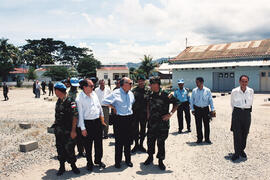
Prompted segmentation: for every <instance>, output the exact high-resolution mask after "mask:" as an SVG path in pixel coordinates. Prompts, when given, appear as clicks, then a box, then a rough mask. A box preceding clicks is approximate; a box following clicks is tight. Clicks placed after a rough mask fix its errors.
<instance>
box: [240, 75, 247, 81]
mask: <svg viewBox="0 0 270 180" xmlns="http://www.w3.org/2000/svg"><path fill="white" fill-rule="evenodd" d="M242 77H246V78H247V79H248V81H249V77H248V76H247V75H245V74H243V75H241V76H240V78H239V81H241V79H242Z"/></svg>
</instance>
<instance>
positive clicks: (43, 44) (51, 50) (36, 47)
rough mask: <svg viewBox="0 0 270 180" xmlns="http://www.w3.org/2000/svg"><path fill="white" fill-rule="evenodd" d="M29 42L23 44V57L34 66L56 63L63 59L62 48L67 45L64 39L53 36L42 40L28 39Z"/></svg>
mask: <svg viewBox="0 0 270 180" xmlns="http://www.w3.org/2000/svg"><path fill="white" fill-rule="evenodd" d="M26 42H27V44H26V45H24V46H22V52H23V59H24V60H25V62H26V63H27V64H28V65H30V66H32V67H35V68H36V67H40V66H41V65H42V64H54V63H55V62H56V60H59V59H61V58H60V55H61V49H63V47H64V46H65V45H66V44H65V42H63V41H56V40H53V38H42V39H40V40H30V39H28V40H26Z"/></svg>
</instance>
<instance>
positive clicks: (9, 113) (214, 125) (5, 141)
mask: <svg viewBox="0 0 270 180" xmlns="http://www.w3.org/2000/svg"><path fill="white" fill-rule="evenodd" d="M0 93H1V94H2V92H0ZM9 95H10V100H9V101H0V106H1V107H2V108H0V127H1V128H0V144H1V146H0V179H14V178H15V179H56V176H55V173H56V171H57V169H58V162H57V161H56V160H55V156H56V149H55V146H54V144H55V140H54V136H53V135H52V134H48V133H47V127H48V126H51V124H52V123H53V121H54V107H55V101H45V100H44V99H43V98H44V96H41V99H35V98H33V94H32V89H13V90H11V91H10V94H9ZM266 98H270V95H269V94H256V95H255V100H254V106H253V112H252V124H251V129H250V134H249V137H248V143H247V148H246V152H247V155H248V159H247V160H246V159H240V160H239V161H237V162H236V163H233V162H231V161H230V160H229V157H230V156H231V154H230V153H232V152H233V142H232V133H231V132H230V131H229V129H230V119H231V107H230V105H229V104H230V96H229V95H226V96H218V97H217V98H215V99H214V105H215V107H216V111H217V118H215V119H214V120H213V121H212V122H211V125H210V126H211V134H210V138H211V140H212V142H213V144H212V145H206V144H202V145H196V144H195V143H194V142H195V141H196V132H195V123H194V118H193V117H192V124H191V126H192V127H191V128H192V132H191V133H183V134H180V135H179V134H177V133H176V132H177V128H178V127H177V126H178V125H177V118H176V113H175V114H174V115H173V117H172V119H171V129H170V135H169V138H168V140H167V141H166V160H165V164H166V165H167V170H166V171H164V172H162V171H160V170H159V169H158V167H157V166H156V165H157V160H156V159H155V160H154V165H150V166H149V167H145V166H144V165H143V164H142V162H143V161H144V160H145V159H146V157H147V154H145V153H139V154H136V155H133V156H132V161H133V164H134V167H133V168H127V167H125V165H123V167H122V168H121V169H120V170H116V169H115V168H114V167H113V165H114V146H113V144H114V139H108V140H104V143H103V146H104V157H103V161H104V162H105V163H106V165H107V168H106V169H104V170H101V171H100V170H98V169H97V168H95V169H94V172H92V173H88V172H87V171H86V170H85V164H86V161H85V159H83V158H82V159H79V160H78V162H77V164H78V167H79V168H80V170H81V174H80V175H73V174H72V173H71V172H66V173H65V174H64V176H63V177H62V179H89V178H93V177H95V178H98V179H108V178H110V179H119V178H120V179H163V180H164V179H165V178H169V179H200V180H201V179H256V180H257V179H264V180H265V179H270V163H269V162H268V161H269V159H270V131H269V129H270V121H269V117H270V103H269V102H266V101H264V100H265V99H266ZM23 121H28V122H31V124H32V128H31V129H27V130H23V129H21V128H19V126H18V123H19V122H23ZM111 129H112V128H111V127H110V132H111ZM30 140H37V141H38V143H39V148H38V149H37V150H34V151H31V152H27V153H22V152H19V144H20V143H21V142H25V141H30ZM145 143H146V142H145ZM67 169H68V170H70V168H69V167H68V168H67Z"/></svg>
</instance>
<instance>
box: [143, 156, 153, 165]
mask: <svg viewBox="0 0 270 180" xmlns="http://www.w3.org/2000/svg"><path fill="white" fill-rule="evenodd" d="M152 162H153V156H148V158H147V159H146V161H145V162H144V163H143V164H144V165H146V166H147V165H149V164H151V163H152Z"/></svg>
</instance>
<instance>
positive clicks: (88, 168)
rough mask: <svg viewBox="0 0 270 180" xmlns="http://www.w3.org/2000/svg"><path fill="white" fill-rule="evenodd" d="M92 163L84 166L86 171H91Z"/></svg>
mask: <svg viewBox="0 0 270 180" xmlns="http://www.w3.org/2000/svg"><path fill="white" fill-rule="evenodd" d="M93 166H94V165H93V163H87V165H86V169H87V170H88V171H93Z"/></svg>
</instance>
